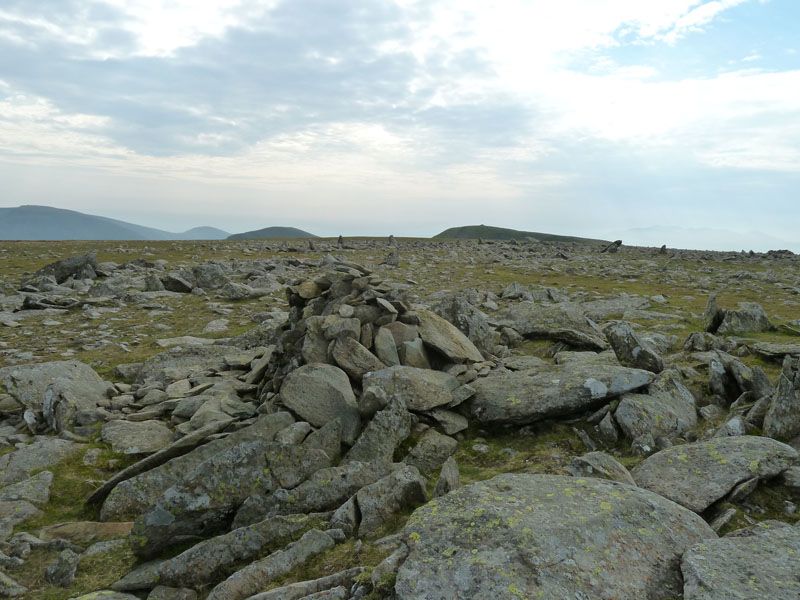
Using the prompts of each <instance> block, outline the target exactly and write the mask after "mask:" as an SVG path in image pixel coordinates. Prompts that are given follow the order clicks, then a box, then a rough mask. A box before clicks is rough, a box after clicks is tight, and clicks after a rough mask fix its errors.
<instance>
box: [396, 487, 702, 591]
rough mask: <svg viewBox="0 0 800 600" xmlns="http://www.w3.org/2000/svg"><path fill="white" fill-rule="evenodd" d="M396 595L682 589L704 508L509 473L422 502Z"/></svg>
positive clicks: (407, 533) (411, 524)
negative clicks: (687, 554) (682, 566)
mask: <svg viewBox="0 0 800 600" xmlns="http://www.w3.org/2000/svg"><path fill="white" fill-rule="evenodd" d="M403 537H404V539H405V541H406V542H407V544H408V546H409V549H410V554H409V556H408V559H407V560H406V561H405V563H404V564H403V565H402V566H401V567H400V570H399V572H398V574H397V582H396V585H395V592H396V594H397V598H398V600H422V599H425V600H445V599H450V598H494V599H497V600H504V599H508V600H512V599H513V600H517V599H519V598H586V599H589V598H642V599H647V600H660V599H666V598H670V597H675V596H677V595H679V594H680V592H681V590H682V580H681V575H680V571H679V560H680V557H681V555H682V554H683V553H684V551H685V550H686V549H687V548H689V547H691V546H692V545H694V544H696V543H698V542H701V541H703V540H705V539H709V538H712V539H713V538H715V537H716V535H715V534H714V532H713V531H712V530H711V528H710V527H709V526H708V525H707V524H706V523H705V521H703V520H702V519H701V518H700V517H699V516H697V515H695V514H694V513H691V512H690V511H687V510H685V509H684V508H682V507H680V506H678V505H677V504H674V503H673V502H670V501H668V500H666V499H664V498H662V497H660V496H658V495H656V494H653V493H650V492H648V491H646V490H642V489H639V488H635V487H632V486H629V485H625V484H620V483H616V482H611V481H603V480H600V479H575V478H571V477H563V476H557V475H532V474H515V475H512V474H504V475H499V476H497V477H495V478H494V479H490V480H488V481H482V482H479V483H475V484H472V485H470V486H467V487H463V488H460V489H458V490H456V491H453V492H450V493H449V494H447V495H446V496H443V497H441V498H437V499H436V500H435V501H432V502H429V503H428V504H426V505H425V506H423V507H421V508H419V509H417V510H416V511H415V512H414V514H413V515H412V516H411V518H410V519H409V521H408V524H407V525H406V528H405V530H404V532H403Z"/></svg>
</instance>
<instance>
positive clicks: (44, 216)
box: [0, 205, 228, 240]
mask: <svg viewBox="0 0 800 600" xmlns="http://www.w3.org/2000/svg"><path fill="white" fill-rule="evenodd" d="M227 236H228V232H226V231H222V230H221V229H216V228H214V227H196V228H194V229H190V230H189V231H186V232H184V233H172V232H169V231H162V230H161V229H154V228H152V227H143V226H141V225H134V224H133V223H127V222H125V221H118V220H116V219H109V218H107V217H99V216H97V215H87V214H84V213H80V212H77V211H74V210H65V209H62V208H53V207H50V206H35V205H26V206H15V207H11V208H0V240H199V239H203V240H219V239H225V238H226V237H227Z"/></svg>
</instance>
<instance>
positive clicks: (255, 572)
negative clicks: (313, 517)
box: [207, 529, 336, 600]
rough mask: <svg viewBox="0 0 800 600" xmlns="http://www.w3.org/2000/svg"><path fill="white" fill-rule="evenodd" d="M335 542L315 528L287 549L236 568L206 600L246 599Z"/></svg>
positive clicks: (331, 546)
mask: <svg viewBox="0 0 800 600" xmlns="http://www.w3.org/2000/svg"><path fill="white" fill-rule="evenodd" d="M335 545H336V542H335V541H334V539H333V538H332V537H331V536H330V535H329V534H328V533H325V532H323V531H319V530H318V529H312V530H311V531H309V532H307V533H306V534H305V535H303V537H302V538H300V539H299V540H298V541H296V542H294V543H292V544H289V546H287V547H286V549H285V550H281V551H279V552H275V553H274V554H270V555H269V556H267V557H266V558H262V559H261V560H258V561H256V562H254V563H252V564H250V565H248V566H247V567H245V568H244V569H242V570H240V571H237V572H236V573H234V574H233V575H231V576H230V577H228V578H227V579H226V580H225V581H223V582H222V583H220V584H219V585H217V586H216V587H215V588H214V589H213V590H211V594H209V596H208V599H207V600H244V599H245V598H249V597H250V596H252V595H253V594H255V593H257V592H258V591H259V590H261V589H262V588H263V587H264V586H265V585H266V584H267V583H269V582H270V581H272V580H273V579H275V578H276V577H279V576H280V575H283V574H284V573H288V572H289V571H291V570H292V569H294V568H295V567H297V566H299V565H301V564H303V563H304V562H305V561H307V560H308V559H309V558H311V557H312V556H316V555H317V554H319V553H320V552H324V551H325V550H328V549H330V548H333V547H334V546H335Z"/></svg>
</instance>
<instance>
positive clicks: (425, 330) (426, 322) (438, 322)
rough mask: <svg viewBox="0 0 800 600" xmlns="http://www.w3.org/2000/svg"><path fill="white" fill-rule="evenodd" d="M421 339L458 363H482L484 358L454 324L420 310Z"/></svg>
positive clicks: (434, 314)
mask: <svg viewBox="0 0 800 600" xmlns="http://www.w3.org/2000/svg"><path fill="white" fill-rule="evenodd" d="M417 316H418V317H419V337H421V338H422V341H423V342H425V344H427V345H428V346H430V347H431V348H433V349H434V350H438V351H439V352H441V353H442V354H443V355H444V356H446V357H447V358H448V359H450V360H451V361H453V362H456V363H464V362H481V361H482V360H483V356H482V355H481V353H480V351H479V350H478V349H477V348H476V347H475V344H473V343H472V342H471V341H470V340H469V338H468V337H467V336H465V335H464V334H463V333H461V332H460V331H459V330H458V328H457V327H456V326H455V325H453V324H452V323H450V322H448V321H447V320H446V319H443V318H442V317H440V316H439V315H437V314H436V313H433V312H430V311H427V310H418V311H417Z"/></svg>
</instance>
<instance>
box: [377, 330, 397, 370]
mask: <svg viewBox="0 0 800 600" xmlns="http://www.w3.org/2000/svg"><path fill="white" fill-rule="evenodd" d="M372 343H373V345H374V346H375V354H377V355H378V358H379V359H380V360H381V362H383V363H384V364H385V365H387V366H389V367H394V366H396V365H399V364H400V356H399V355H398V353H397V345H396V344H395V341H394V336H393V335H392V333H391V331H390V330H389V329H388V328H387V327H386V326H383V327H380V328H379V329H378V332H377V333H376V334H375V338H374V339H373V342H372Z"/></svg>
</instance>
